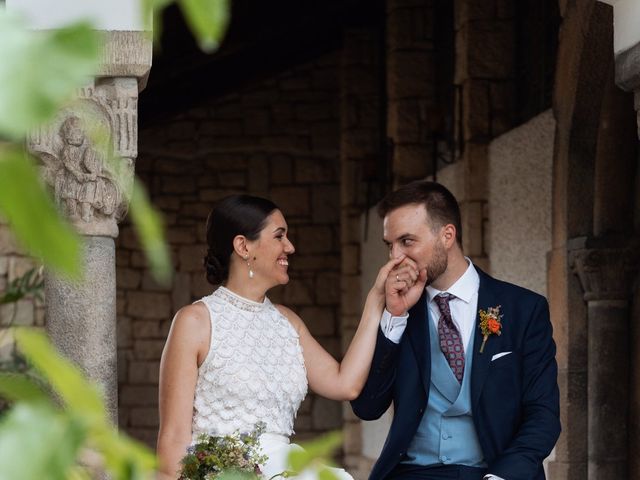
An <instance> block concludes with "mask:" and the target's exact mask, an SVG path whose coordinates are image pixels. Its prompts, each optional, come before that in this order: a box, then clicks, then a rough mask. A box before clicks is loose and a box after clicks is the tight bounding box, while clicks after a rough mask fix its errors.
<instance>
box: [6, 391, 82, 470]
mask: <svg viewBox="0 0 640 480" xmlns="http://www.w3.org/2000/svg"><path fill="white" fill-rule="evenodd" d="M85 435H86V429H85V428H84V427H83V425H81V424H80V423H79V422H77V421H75V419H74V418H73V417H72V416H70V415H65V414H63V413H60V412H57V411H56V410H55V409H54V408H53V407H52V406H50V405H45V404H40V403H37V404H36V403H28V402H21V403H19V404H17V405H16V406H15V407H13V408H12V409H11V410H10V411H9V413H8V414H7V415H6V416H5V417H4V418H3V420H2V423H0V478H11V479H14V480H18V479H25V480H27V479H28V480H32V479H39V480H43V479H52V480H53V479H61V480H62V479H64V478H66V472H67V470H68V469H69V467H70V466H71V465H72V464H73V463H74V462H75V458H76V454H77V451H78V449H79V448H80V445H81V444H82V439H83V437H84V436H85Z"/></svg>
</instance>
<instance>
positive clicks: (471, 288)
mask: <svg viewBox="0 0 640 480" xmlns="http://www.w3.org/2000/svg"><path fill="white" fill-rule="evenodd" d="M465 259H466V260H467V262H468V263H469V266H468V267H467V269H466V270H465V272H464V273H463V274H462V276H461V277H460V278H459V279H458V280H456V282H455V283H454V284H453V285H451V287H449V288H448V289H447V290H446V291H441V290H438V289H437V288H433V287H432V286H428V287H427V288H426V291H427V300H428V306H429V316H430V317H431V321H432V322H433V324H434V325H435V327H436V330H437V329H438V322H439V321H440V315H441V314H440V309H439V308H438V305H437V304H436V302H435V301H434V300H433V299H434V297H435V296H436V295H440V294H441V293H450V294H451V295H454V296H455V298H452V299H451V300H449V307H450V308H451V319H452V320H453V323H454V324H455V325H456V327H457V328H458V331H459V332H460V337H461V338H462V345H463V347H464V352H465V355H466V354H467V347H468V346H469V341H470V340H471V336H472V335H473V333H474V329H475V324H476V313H477V311H478V289H479V287H480V277H479V276H478V272H477V271H476V269H475V267H474V266H473V263H472V262H471V260H470V259H469V258H467V257H465ZM408 318H409V314H408V313H407V314H405V315H402V316H399V317H395V316H393V315H391V313H389V312H388V311H387V310H386V309H385V310H384V312H383V314H382V319H381V321H380V328H381V329H382V333H383V334H384V336H385V337H387V338H388V339H389V340H391V341H392V342H394V343H400V339H401V338H402V334H403V333H404V330H405V328H406V327H407V319H408ZM484 478H485V480H504V479H503V478H501V477H497V476H495V475H491V474H488V475H485V477H484Z"/></svg>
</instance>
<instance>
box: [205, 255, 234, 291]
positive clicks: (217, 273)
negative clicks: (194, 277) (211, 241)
mask: <svg viewBox="0 0 640 480" xmlns="http://www.w3.org/2000/svg"><path fill="white" fill-rule="evenodd" d="M204 268H205V270H206V274H207V282H209V283H210V284H212V285H219V284H221V283H222V282H223V281H224V280H225V279H226V278H227V275H228V274H229V272H228V271H227V270H228V268H227V269H225V268H224V267H223V266H222V264H221V263H220V260H218V258H217V257H216V255H215V253H213V252H212V251H211V250H208V251H207V254H206V255H205V256H204Z"/></svg>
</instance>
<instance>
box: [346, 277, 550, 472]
mask: <svg viewBox="0 0 640 480" xmlns="http://www.w3.org/2000/svg"><path fill="white" fill-rule="evenodd" d="M477 270H478V274H479V276H480V287H479V291H478V310H480V309H483V310H486V309H487V308H489V307H496V306H498V305H500V306H501V308H500V312H501V313H502V314H503V317H502V334H501V335H500V336H498V335H491V336H490V337H489V339H488V340H487V343H486V345H485V348H484V352H483V353H479V350H480V345H481V344H482V334H481V332H480V328H479V325H480V320H479V318H478V319H476V329H475V336H476V337H475V347H474V350H473V352H467V355H469V354H472V355H473V367H472V371H471V375H472V377H471V402H472V403H471V405H472V412H473V423H474V424H475V427H476V431H477V434H478V439H479V441H480V445H481V447H482V451H483V454H484V459H485V462H486V463H487V465H488V472H489V473H492V474H494V475H498V476H500V477H502V478H504V479H506V480H543V479H544V478H545V476H544V471H543V469H542V460H543V459H544V458H545V457H547V456H548V455H549V453H550V452H551V449H552V448H553V446H554V445H555V443H556V440H557V439H558V436H559V435H560V420H559V411H560V407H559V392H558V382H557V375H558V367H557V364H556V360H555V353H556V347H555V343H554V341H553V338H552V328H551V322H550V320H549V306H548V304H547V301H546V299H545V298H544V297H542V296H540V295H538V294H536V293H533V292H531V291H529V290H526V289H524V288H521V287H517V286H516V285H513V284H510V283H506V282H502V281H499V280H496V279H495V278H492V277H490V276H489V275H487V274H486V273H484V272H482V271H481V270H479V269H477ZM425 302H426V292H425V293H424V294H423V295H422V297H421V298H420V300H419V301H418V303H417V304H416V305H415V306H414V307H413V308H411V309H410V310H409V319H408V321H407V328H406V330H405V332H404V334H403V336H402V340H401V341H400V343H399V344H395V343H393V342H391V341H390V340H388V339H387V338H386V337H385V336H384V335H383V334H382V332H381V331H379V332H378V341H377V344H376V350H375V354H374V358H373V363H372V365H371V371H370V373H369V378H368V379H367V383H366V385H365V387H364V389H363V390H362V393H361V394H360V396H359V397H358V398H357V399H356V400H354V401H353V402H351V405H352V408H353V411H354V412H355V414H356V415H357V416H358V417H360V418H362V419H363V420H375V419H377V418H379V417H380V416H381V415H382V414H383V413H384V412H385V411H386V410H387V409H388V408H389V405H390V404H391V403H392V402H393V406H394V416H393V423H392V424H391V429H390V430H389V435H388V436H387V440H386V442H385V444H384V447H383V449H382V453H381V454H380V458H379V459H378V461H377V463H376V464H375V466H374V467H373V470H372V472H371V476H370V477H369V478H370V479H371V480H379V479H383V478H385V477H386V476H387V475H388V474H389V472H391V470H393V468H394V467H395V466H396V465H397V463H398V462H399V461H400V460H401V459H402V457H403V456H404V454H405V453H406V451H407V448H408V447H409V443H410V442H411V440H412V438H413V436H414V434H415V432H416V430H417V428H418V424H419V423H420V420H421V418H422V415H423V413H424V411H425V408H426V405H427V398H428V395H429V385H430V375H431V358H430V357H431V354H430V350H429V328H428V324H427V321H428V320H427V308H426V304H425ZM509 351H510V352H513V353H511V354H509V355H505V356H503V357H500V358H498V359H496V360H494V361H491V358H492V357H493V355H495V354H496V353H500V352H509Z"/></svg>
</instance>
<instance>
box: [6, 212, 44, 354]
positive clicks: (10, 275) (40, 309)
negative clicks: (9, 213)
mask: <svg viewBox="0 0 640 480" xmlns="http://www.w3.org/2000/svg"><path fill="white" fill-rule="evenodd" d="M39 266H40V265H39V263H38V262H36V261H35V260H33V259H32V258H30V257H27V256H25V255H24V254H23V253H22V252H21V250H20V248H19V247H18V245H17V243H16V241H15V239H14V237H13V234H12V233H11V231H10V229H9V226H8V225H7V224H6V223H4V222H2V220H1V219H0V295H1V294H2V293H4V291H5V290H6V288H7V286H8V285H9V284H10V283H11V282H13V281H14V280H15V279H17V278H19V277H21V276H22V275H24V274H25V273H27V272H28V271H29V270H31V269H32V268H36V267H39ZM42 295H43V297H44V291H43V292H42ZM9 325H14V326H36V327H43V326H44V304H43V303H42V302H40V301H39V300H36V299H34V298H30V297H27V298H24V299H22V300H19V301H18V302H16V303H10V304H7V305H2V306H0V363H1V362H4V361H10V360H11V357H12V355H13V353H14V344H13V337H12V335H11V334H10V333H9V331H8V329H7V327H9Z"/></svg>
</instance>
